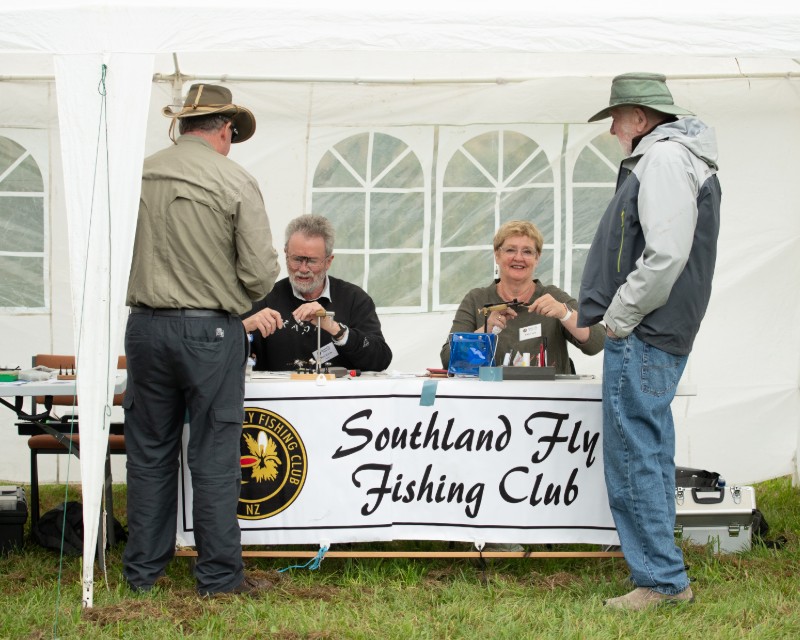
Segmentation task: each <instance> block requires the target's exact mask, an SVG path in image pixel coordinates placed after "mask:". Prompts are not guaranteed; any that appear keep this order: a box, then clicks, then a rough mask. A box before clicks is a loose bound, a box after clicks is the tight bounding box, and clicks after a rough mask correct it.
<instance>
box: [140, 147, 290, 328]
mask: <svg viewBox="0 0 800 640" xmlns="http://www.w3.org/2000/svg"><path fill="white" fill-rule="evenodd" d="M279 271H280V265H279V264H278V256H277V252H276V251H275V248H274V247H273V245H272V233H271V232H270V227H269V220H268V219H267V212H266V210H265V208H264V199H263V197H262V195H261V191H260V189H259V188H258V183H257V182H256V180H255V178H253V176H251V175H250V174H249V173H247V171H245V170H244V169H243V168H242V167H240V166H239V165H238V164H236V163H235V162H234V161H233V160H230V159H229V158H227V157H226V156H224V155H222V154H221V153H218V152H217V151H216V150H215V149H214V148H213V147H212V146H211V145H210V144H209V143H208V142H207V141H206V140H204V139H202V138H200V137H198V136H195V135H183V136H181V137H180V138H178V143H177V144H176V145H173V146H171V147H169V148H167V149H164V150H162V151H159V152H158V153H155V154H153V155H152V156H150V157H148V158H147V159H146V160H145V162H144V171H143V173H142V192H141V197H140V200H139V219H138V223H137V225H136V239H135V241H134V245H133V260H132V263H131V272H130V278H129V280H128V298H127V304H128V305H129V306H133V305H136V306H147V307H154V308H166V309H222V310H225V311H228V312H230V313H233V314H237V315H238V314H241V313H244V312H245V311H249V310H250V308H251V306H252V301H253V300H260V299H261V298H263V297H264V296H266V295H267V293H269V292H270V290H271V289H272V285H273V284H274V283H275V279H276V277H277V276H278V272H279Z"/></svg>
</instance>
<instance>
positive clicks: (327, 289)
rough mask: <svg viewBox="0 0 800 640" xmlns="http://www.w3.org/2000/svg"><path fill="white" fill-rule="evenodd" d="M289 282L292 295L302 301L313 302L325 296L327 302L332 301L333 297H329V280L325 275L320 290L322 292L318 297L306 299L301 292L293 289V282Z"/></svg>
mask: <svg viewBox="0 0 800 640" xmlns="http://www.w3.org/2000/svg"><path fill="white" fill-rule="evenodd" d="M289 284H290V285H291V286H292V293H293V294H294V297H295V298H299V299H300V300H302V301H303V302H314V301H315V300H320V299H322V298H327V300H328V302H333V299H332V298H331V281H330V278H328V276H327V275H326V276H325V288H324V289H323V290H322V293H320V294H319V296H318V297H316V298H314V300H306V299H305V298H304V297H303V294H302V293H300V292H299V291H298V290H297V289H295V287H294V284H292V281H291V280H289Z"/></svg>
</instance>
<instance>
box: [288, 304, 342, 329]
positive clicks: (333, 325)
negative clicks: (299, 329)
mask: <svg viewBox="0 0 800 640" xmlns="http://www.w3.org/2000/svg"><path fill="white" fill-rule="evenodd" d="M325 313H326V311H325V307H323V306H322V305H321V304H320V303H319V302H306V303H305V304H301V305H300V306H299V307H297V309H295V310H294V311H292V316H293V317H294V319H295V320H296V321H297V322H308V323H309V324H313V325H314V326H316V325H317V323H318V322H319V321H320V320H321V321H322V328H323V329H324V330H325V331H327V332H328V333H330V334H331V335H336V333H337V332H338V331H339V328H340V327H339V324H338V323H337V322H336V321H335V320H334V319H333V316H328V315H325Z"/></svg>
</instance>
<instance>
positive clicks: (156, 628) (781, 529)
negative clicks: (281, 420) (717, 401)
mask: <svg viewBox="0 0 800 640" xmlns="http://www.w3.org/2000/svg"><path fill="white" fill-rule="evenodd" d="M63 497H64V488H63V487H56V486H49V487H45V488H43V511H44V510H45V509H47V508H49V507H51V506H53V505H54V504H56V503H58V502H59V501H61V500H62V499H63ZM756 498H757V502H758V506H759V508H760V509H761V510H762V511H763V512H764V514H765V516H766V518H767V520H768V522H769V524H770V532H769V536H768V537H770V538H775V537H777V536H783V537H785V538H786V544H785V545H784V547H783V548H782V549H770V548H767V547H764V546H761V545H755V546H754V547H753V549H752V550H751V551H748V552H746V553H742V554H737V555H714V554H713V553H712V552H711V550H710V549H706V548H703V547H686V549H685V554H686V560H687V563H688V564H689V565H690V570H689V575H690V577H691V578H692V580H693V589H694V590H695V593H696V596H697V600H696V602H695V603H694V604H692V605H689V606H683V607H665V608H661V609H658V610H654V611H648V612H640V613H629V612H619V611H613V610H607V609H605V608H604V607H603V605H602V601H603V599H604V598H606V597H609V596H614V595H619V594H621V593H624V592H625V591H627V590H628V585H627V583H626V578H627V570H626V567H625V564H624V562H623V561H622V560H619V559H584V558H580V559H567V560H553V559H547V560H539V559H530V560H502V561H494V562H492V563H491V564H490V565H489V566H488V567H485V568H481V567H480V566H477V565H476V564H475V563H474V562H472V561H470V560H453V559H447V560H434V561H427V560H410V559H391V560H389V559H357V560H353V559H333V558H329V559H326V560H325V561H324V562H323V563H322V566H321V568H320V569H319V570H317V571H308V570H306V569H302V570H300V569H296V570H293V571H291V572H289V575H288V577H286V578H285V579H284V580H282V581H281V582H280V584H279V585H278V586H277V587H276V588H275V589H274V590H272V591H270V592H268V593H266V594H264V595H262V596H260V597H258V598H249V597H245V596H232V597H226V598H216V599H204V598H200V597H198V596H197V595H195V593H194V580H193V578H192V574H191V563H190V560H189V559H187V558H176V559H175V560H174V561H173V562H172V564H171V565H170V567H169V571H168V575H167V577H166V579H165V580H164V581H163V584H160V585H159V586H158V587H157V588H156V589H155V590H154V591H153V592H151V593H150V594H146V595H133V594H131V593H130V592H129V591H128V590H127V588H126V587H125V586H124V584H123V581H122V576H121V566H122V563H121V554H122V548H121V546H118V547H117V548H115V549H112V550H111V551H110V552H109V554H108V567H109V568H108V572H107V576H104V575H102V574H101V573H100V572H99V571H96V572H95V587H94V607H93V608H92V609H88V610H82V609H81V604H80V603H81V588H80V580H81V561H80V559H78V558H64V561H63V564H61V568H60V572H61V577H60V588H59V567H60V563H59V558H58V555H57V554H55V553H52V552H49V551H47V550H45V549H41V548H39V547H37V546H36V545H35V544H34V543H33V542H32V541H30V538H29V536H28V535H27V531H26V542H25V546H24V548H23V549H21V550H17V551H15V552H13V553H11V554H9V555H7V556H3V557H1V558H0V605H2V609H1V610H0V638H55V637H58V638H137V639H138V638H153V639H155V638H158V639H162V638H184V637H191V638H237V639H245V638H277V639H281V640H289V639H295V638H314V639H320V638H324V639H338V638H369V639H372V638H379V639H390V638H403V639H406V638H431V639H436V640H443V639H449V638H481V639H483V638H486V639H492V640H493V639H498V638H515V639H516V638H576V639H577V638H581V639H582V638H603V639H606V638H608V639H611V638H626V639H627V638H647V639H651V638H675V639H683V638H693V639H694V638H697V639H702V640H706V639H714V640H716V639H727V638H757V639H758V640H770V639H773V638H781V639H782V638H798V637H800V542H799V541H800V490H798V489H797V488H793V487H792V486H791V482H790V480H789V479H788V478H779V479H776V480H771V481H769V482H765V483H762V484H759V485H757V487H756ZM70 499H80V496H79V493H78V489H77V488H72V487H71V488H70ZM124 509H125V487H124V486H119V487H115V511H116V513H117V514H118V515H119V514H123V515H122V517H121V518H120V519H122V520H124ZM405 544H413V543H405ZM429 544H430V543H429ZM398 546H399V543H398ZM565 548H566V547H565ZM294 563H295V560H291V559H279V560H264V559H258V560H253V559H248V560H247V565H248V570H251V571H254V572H256V573H260V572H271V571H273V570H274V569H277V568H283V567H286V566H288V565H290V564H294ZM56 625H57V627H56ZM54 627H56V628H54ZM56 631H57V636H56Z"/></svg>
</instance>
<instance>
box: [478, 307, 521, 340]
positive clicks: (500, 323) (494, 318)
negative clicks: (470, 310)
mask: <svg viewBox="0 0 800 640" xmlns="http://www.w3.org/2000/svg"><path fill="white" fill-rule="evenodd" d="M516 317H517V312H516V311H514V309H512V308H510V307H509V308H507V309H503V310H502V311H492V312H491V313H490V314H489V317H488V318H487V319H486V330H487V331H488V332H489V333H494V334H498V333H500V332H501V331H502V330H503V329H505V328H506V325H507V324H508V321H509V320H511V319H512V318H516ZM478 332H480V333H482V332H483V327H478Z"/></svg>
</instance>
